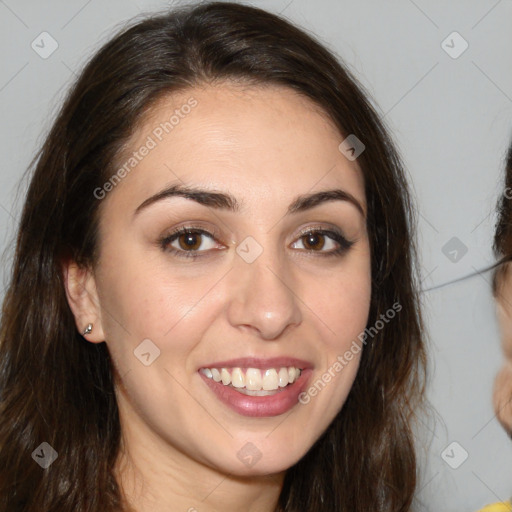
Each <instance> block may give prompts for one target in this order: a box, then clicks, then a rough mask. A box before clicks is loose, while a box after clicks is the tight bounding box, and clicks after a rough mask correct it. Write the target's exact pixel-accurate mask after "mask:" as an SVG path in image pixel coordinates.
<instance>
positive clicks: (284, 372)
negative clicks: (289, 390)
mask: <svg viewBox="0 0 512 512" xmlns="http://www.w3.org/2000/svg"><path fill="white" fill-rule="evenodd" d="M285 386H288V368H281V369H280V370H279V387H280V388H284V387H285Z"/></svg>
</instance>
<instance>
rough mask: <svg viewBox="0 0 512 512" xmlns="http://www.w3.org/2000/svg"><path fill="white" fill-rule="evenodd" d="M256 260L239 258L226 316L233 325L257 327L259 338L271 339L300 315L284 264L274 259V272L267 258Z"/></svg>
mask: <svg viewBox="0 0 512 512" xmlns="http://www.w3.org/2000/svg"><path fill="white" fill-rule="evenodd" d="M258 260H259V261H258ZM258 260H256V261H254V262H253V263H251V264H247V263H245V262H243V261H240V262H238V264H239V267H238V268H236V269H235V271H234V272H233V273H232V274H233V276H232V277H231V279H232V282H231V283H230V287H229V289H230V294H231V296H230V300H229V307H228V318H229V321H230V323H231V324H232V325H233V326H235V327H242V326H243V327H244V328H245V329H252V330H255V331H257V333H258V335H259V337H261V338H262V339H265V340H275V339H276V338H278V337H279V336H281V335H282V333H283V332H284V331H285V330H286V329H289V328H291V327H293V326H297V325H299V324H300V322H301V318H302V315H301V311H300V308H299V303H298V301H297V298H296V297H295V294H294V293H293V291H292V289H293V286H292V285H293V283H292V282H291V280H292V278H291V276H290V272H287V271H286V267H285V266H284V265H283V266H277V265H278V264H277V263H274V268H278V272H276V270H274V269H273V268H272V267H271V265H270V264H269V263H270V262H269V261H268V258H267V261H265V260H264V259H263V258H262V257H261V256H260V258H258ZM275 261H277V259H274V262H275ZM283 267H284V268H283ZM287 281H290V283H288V282H287Z"/></svg>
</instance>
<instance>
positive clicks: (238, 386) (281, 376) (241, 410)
mask: <svg viewBox="0 0 512 512" xmlns="http://www.w3.org/2000/svg"><path fill="white" fill-rule="evenodd" d="M198 373H199V375H200V376H201V377H202V379H203V381H204V382H205V384H206V385H207V386H208V387H209V388H210V390H211V391H213V393H214V395H215V396H216V397H217V398H218V399H219V400H220V401H221V402H222V403H224V404H225V405H227V406H228V407H230V408H231V409H232V410H234V411H235V412H237V413H238V414H241V415H243V416H258V417H264V416H277V415H279V414H284V413H285V412H288V411H289V410H290V409H292V408H293V407H294V406H296V405H297V404H298V403H299V399H298V397H299V395H300V393H301V392H302V390H303V389H304V388H305V387H306V385H307V382H308V380H309V377H310V375H311V374H312V365H311V364H310V363H308V362H305V361H300V360H298V359H294V358H274V359H266V360H264V359H256V358H243V359H237V360H231V361H225V362H218V363H214V364H211V365H209V366H203V367H201V368H199V371H198Z"/></svg>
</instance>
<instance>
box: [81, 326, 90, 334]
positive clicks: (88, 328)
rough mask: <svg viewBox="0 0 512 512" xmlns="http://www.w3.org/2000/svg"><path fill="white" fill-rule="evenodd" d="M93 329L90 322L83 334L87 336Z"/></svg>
mask: <svg viewBox="0 0 512 512" xmlns="http://www.w3.org/2000/svg"><path fill="white" fill-rule="evenodd" d="M91 331H92V324H88V325H87V327H86V328H85V330H84V332H83V333H82V336H86V335H87V334H91Z"/></svg>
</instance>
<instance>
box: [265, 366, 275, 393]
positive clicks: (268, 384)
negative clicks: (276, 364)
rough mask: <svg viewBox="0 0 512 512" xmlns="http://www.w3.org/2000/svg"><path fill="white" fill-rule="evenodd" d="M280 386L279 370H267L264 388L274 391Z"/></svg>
mask: <svg viewBox="0 0 512 512" xmlns="http://www.w3.org/2000/svg"><path fill="white" fill-rule="evenodd" d="M278 387H279V379H278V378H277V372H276V371H275V370H274V368H269V369H268V370H265V375H264V376H263V389H264V390H265V391H272V390H273V389H277V388H278Z"/></svg>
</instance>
